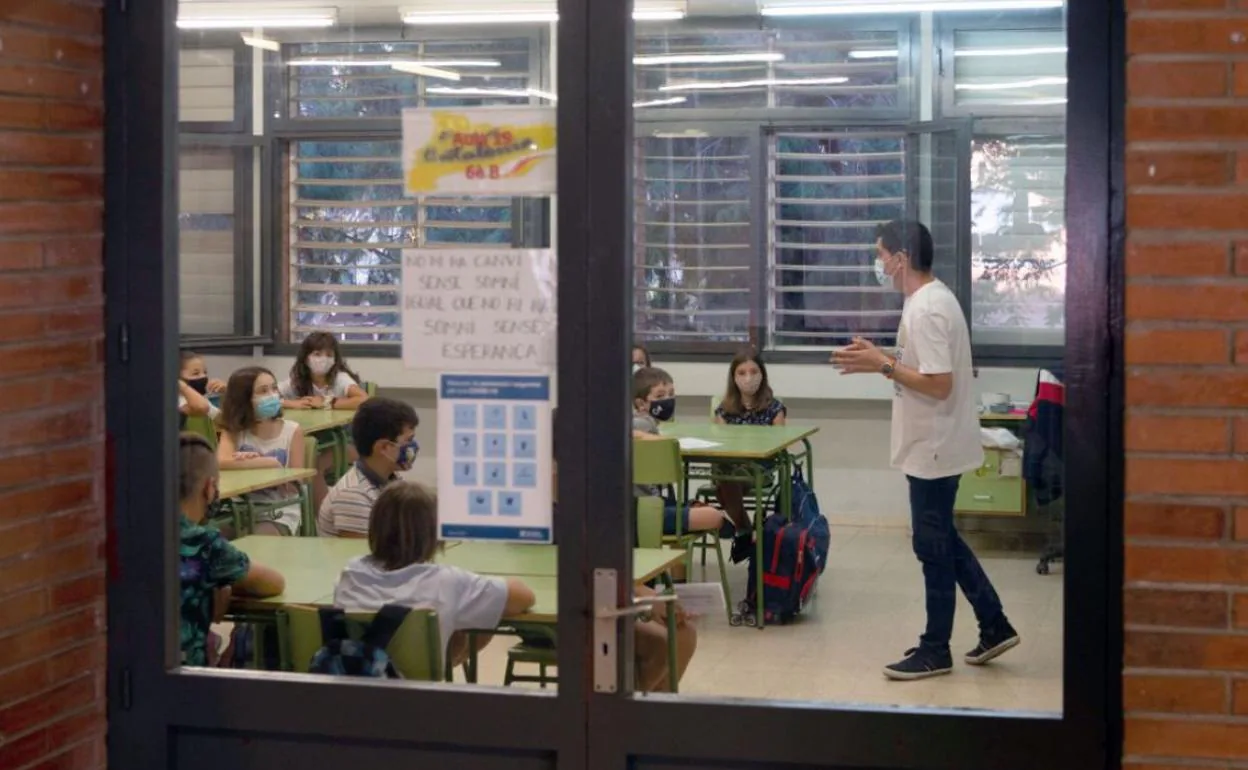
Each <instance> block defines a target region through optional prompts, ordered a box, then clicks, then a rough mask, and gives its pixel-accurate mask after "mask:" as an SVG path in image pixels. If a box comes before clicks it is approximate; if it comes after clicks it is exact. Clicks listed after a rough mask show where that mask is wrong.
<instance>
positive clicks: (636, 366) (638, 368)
mask: <svg viewBox="0 0 1248 770" xmlns="http://www.w3.org/2000/svg"><path fill="white" fill-rule="evenodd" d="M642 368H643V367H642V365H641V364H633V374H636V373H637V372H640V371H641V370H642Z"/></svg>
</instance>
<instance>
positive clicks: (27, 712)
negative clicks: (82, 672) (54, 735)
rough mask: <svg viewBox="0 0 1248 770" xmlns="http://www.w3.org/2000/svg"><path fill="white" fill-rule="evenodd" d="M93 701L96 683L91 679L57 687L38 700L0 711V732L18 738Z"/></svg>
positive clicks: (40, 696) (31, 699)
mask: <svg viewBox="0 0 1248 770" xmlns="http://www.w3.org/2000/svg"><path fill="white" fill-rule="evenodd" d="M94 700H95V682H94V681H93V678H92V677H82V678H81V679H76V680H74V681H72V682H70V683H69V684H65V685H62V686H60V687H57V688H56V689H54V690H51V691H49V692H46V693H41V694H40V695H39V696H38V697H35V698H30V699H28V700H24V701H19V702H17V703H15V704H13V705H12V706H10V707H9V708H7V709H4V710H0V731H3V732H4V733H6V734H8V735H21V734H22V733H24V732H26V731H27V730H30V729H32V728H35V727H39V726H41V725H43V724H45V723H47V722H49V721H51V720H53V719H54V718H55V717H57V716H59V715H61V714H63V713H66V712H72V711H75V710H77V709H80V708H82V707H84V706H87V705H90V704H91V702H92V701H94Z"/></svg>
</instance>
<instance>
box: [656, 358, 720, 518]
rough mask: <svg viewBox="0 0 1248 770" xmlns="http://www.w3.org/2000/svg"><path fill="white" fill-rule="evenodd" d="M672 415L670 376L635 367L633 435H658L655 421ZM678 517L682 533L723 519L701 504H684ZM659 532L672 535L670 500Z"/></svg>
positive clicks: (673, 397)
mask: <svg viewBox="0 0 1248 770" xmlns="http://www.w3.org/2000/svg"><path fill="white" fill-rule="evenodd" d="M675 414H676V385H675V383H673V382H672V376H671V375H670V374H668V373H667V372H665V371H663V370H662V369H657V368H654V367H647V368H644V369H639V370H637V373H636V374H634V375H633V438H636V439H641V440H647V439H654V438H658V436H659V423H661V422H667V421H668V420H670V419H672V417H674V416H675ZM635 493H636V494H637V495H638V496H640V497H645V496H659V495H661V493H662V490H659V489H657V488H653V487H637V488H636V490H635ZM682 516H683V521H682V522H681V527H680V531H681V532H682V533H685V532H705V531H707V530H712V529H718V528H719V527H720V525H721V524H723V520H724V516H723V514H721V513H720V512H719V511H718V510H716V509H715V508H712V507H711V506H709V505H703V504H701V503H692V504H690V505H688V506H686V508H685V510H684V511H683V512H682ZM663 531H664V532H665V533H666V534H669V535H674V534H676V503H675V502H673V501H671V500H669V501H668V502H667V504H666V505H665V506H664V508H663Z"/></svg>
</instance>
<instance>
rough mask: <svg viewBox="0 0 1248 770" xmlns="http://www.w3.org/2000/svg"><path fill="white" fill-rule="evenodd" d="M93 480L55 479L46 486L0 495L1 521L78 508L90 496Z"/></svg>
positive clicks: (85, 502) (92, 491)
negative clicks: (55, 480)
mask: <svg viewBox="0 0 1248 770" xmlns="http://www.w3.org/2000/svg"><path fill="white" fill-rule="evenodd" d="M94 493H95V488H94V484H93V483H92V482H91V481H90V480H89V479H70V480H68V481H63V480H58V481H57V482H55V483H53V484H49V485H47V486H39V487H33V488H31V489H24V490H21V491H20V492H10V493H8V494H4V495H0V521H17V520H20V519H25V518H30V517H33V516H43V515H46V514H49V513H55V512H57V511H65V510H69V509H71V508H78V507H80V506H82V505H84V504H87V503H90V502H91V501H92V500H93V495H94Z"/></svg>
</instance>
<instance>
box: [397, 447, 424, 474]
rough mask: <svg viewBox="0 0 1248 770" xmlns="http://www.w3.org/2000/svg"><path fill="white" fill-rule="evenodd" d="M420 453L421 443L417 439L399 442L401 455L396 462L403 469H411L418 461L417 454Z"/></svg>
mask: <svg viewBox="0 0 1248 770" xmlns="http://www.w3.org/2000/svg"><path fill="white" fill-rule="evenodd" d="M418 454H420V444H418V443H416V439H412V440H411V441H409V442H407V443H406V444H399V455H398V458H397V459H396V460H395V463H396V464H397V465H398V466H399V470H401V471H410V470H411V469H412V465H414V464H415V463H416V455H418Z"/></svg>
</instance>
